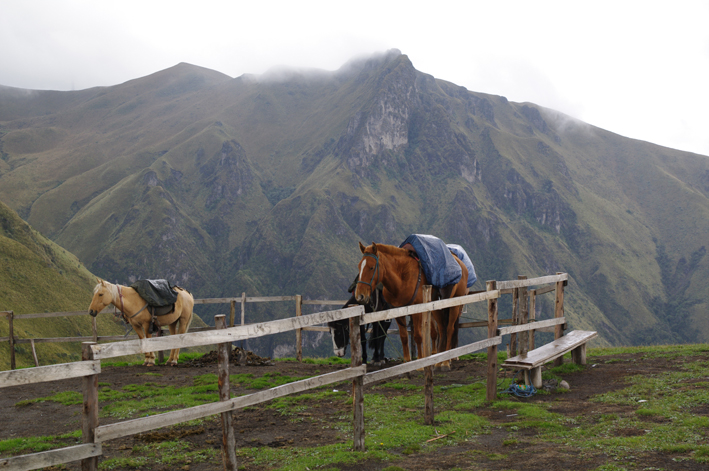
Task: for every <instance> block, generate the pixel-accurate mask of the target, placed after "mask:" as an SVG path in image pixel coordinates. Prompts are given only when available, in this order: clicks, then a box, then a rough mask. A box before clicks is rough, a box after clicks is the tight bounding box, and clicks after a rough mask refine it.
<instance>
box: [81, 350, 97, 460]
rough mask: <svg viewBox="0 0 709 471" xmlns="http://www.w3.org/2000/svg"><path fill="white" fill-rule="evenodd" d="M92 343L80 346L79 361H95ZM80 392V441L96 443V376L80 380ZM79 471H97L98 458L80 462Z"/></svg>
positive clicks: (94, 457) (91, 457)
mask: <svg viewBox="0 0 709 471" xmlns="http://www.w3.org/2000/svg"><path fill="white" fill-rule="evenodd" d="M92 345H95V344H94V343H93V342H84V343H83V344H81V359H82V360H84V361H92V360H96V358H94V356H93V351H92V350H91V346H92ZM81 390H82V393H83V397H84V406H83V408H82V410H81V439H82V441H83V442H84V443H85V444H93V443H96V440H95V439H94V438H95V437H94V433H95V431H96V427H98V374H93V375H89V376H84V377H83V378H81ZM81 471H98V456H90V457H86V458H84V459H82V460H81Z"/></svg>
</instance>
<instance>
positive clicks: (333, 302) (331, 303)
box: [303, 299, 347, 306]
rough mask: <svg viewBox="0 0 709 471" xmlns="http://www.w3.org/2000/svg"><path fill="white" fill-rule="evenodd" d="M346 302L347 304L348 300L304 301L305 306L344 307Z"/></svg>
mask: <svg viewBox="0 0 709 471" xmlns="http://www.w3.org/2000/svg"><path fill="white" fill-rule="evenodd" d="M346 302H347V300H346V299H345V300H342V301H339V300H337V299H323V300H320V301H318V300H317V299H307V300H303V304H314V305H318V304H321V305H323V306H344V305H345V303H346Z"/></svg>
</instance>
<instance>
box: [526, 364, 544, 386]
mask: <svg viewBox="0 0 709 471" xmlns="http://www.w3.org/2000/svg"><path fill="white" fill-rule="evenodd" d="M527 374H530V375H531V376H532V385H534V387H535V388H537V389H539V388H541V387H542V367H541V366H537V367H536V368H532V369H531V371H529V372H527Z"/></svg>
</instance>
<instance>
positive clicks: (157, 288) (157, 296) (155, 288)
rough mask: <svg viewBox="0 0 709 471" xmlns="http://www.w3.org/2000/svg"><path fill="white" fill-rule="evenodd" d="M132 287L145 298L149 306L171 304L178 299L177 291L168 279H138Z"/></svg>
mask: <svg viewBox="0 0 709 471" xmlns="http://www.w3.org/2000/svg"><path fill="white" fill-rule="evenodd" d="M130 287H131V288H133V289H134V290H136V291H137V292H138V294H139V295H140V297H141V298H143V299H145V302H147V303H148V306H154V307H162V306H169V305H170V304H175V302H176V301H177V291H175V290H174V289H172V287H171V286H170V283H169V282H168V281H167V280H138V281H136V282H135V283H133V284H132V285H130Z"/></svg>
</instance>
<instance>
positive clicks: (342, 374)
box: [95, 365, 367, 442]
mask: <svg viewBox="0 0 709 471" xmlns="http://www.w3.org/2000/svg"><path fill="white" fill-rule="evenodd" d="M366 372H367V365H362V366H359V367H357V368H347V369H345V370H339V371H335V372H333V373H327V374H324V375H320V376H316V377H314V378H308V379H303V380H301V381H296V382H294V383H288V384H284V385H282V386H276V387H275V388H271V389H267V390H266V391H260V392H257V393H254V394H249V395H248V396H241V397H234V398H232V399H230V400H229V401H225V402H213V403H210V404H203V405H201V406H194V407H189V408H187V409H180V410H175V411H171V412H165V413H163V414H159V415H153V416H150V417H142V418H139V419H133V420H127V421H125V422H119V423H115V424H109V425H102V426H99V427H97V428H96V432H95V437H96V441H97V442H105V441H107V440H113V439H116V438H120V437H126V436H128V435H135V434H137V433H141V432H147V431H149V430H154V429H156V428H161V427H167V426H169V425H175V424H179V423H181V422H188V421H190V420H196V419H200V418H202V417H208V416H210V415H216V414H221V413H222V412H226V411H228V410H236V409H241V408H243V407H247V406H253V405H255V404H260V403H262V402H266V401H270V400H272V399H276V398H278V397H283V396H287V395H289V394H295V393H299V392H303V391H307V390H309V389H314V388H318V387H320V386H326V385H328V384H333V383H339V382H341V381H347V380H350V379H352V378H354V377H356V376H361V375H363V374H365V373H366Z"/></svg>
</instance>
